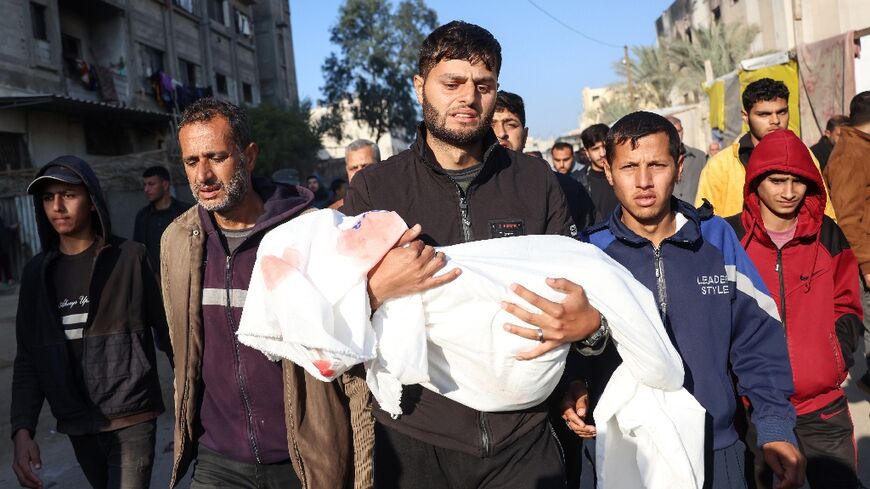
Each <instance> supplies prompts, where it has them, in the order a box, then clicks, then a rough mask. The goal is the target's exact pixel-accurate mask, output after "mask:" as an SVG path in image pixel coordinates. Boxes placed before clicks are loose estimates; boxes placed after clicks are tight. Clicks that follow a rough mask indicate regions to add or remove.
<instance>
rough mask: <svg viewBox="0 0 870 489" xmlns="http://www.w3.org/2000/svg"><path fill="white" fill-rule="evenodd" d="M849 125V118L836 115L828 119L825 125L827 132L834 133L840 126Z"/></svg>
mask: <svg viewBox="0 0 870 489" xmlns="http://www.w3.org/2000/svg"><path fill="white" fill-rule="evenodd" d="M848 124H849V118H848V117H846V116H844V115H835V116H833V117H831V118H830V119H828V123H827V124H825V130H826V131H833V130H834V128H837V127H840V126H846V125H848Z"/></svg>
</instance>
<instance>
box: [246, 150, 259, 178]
mask: <svg viewBox="0 0 870 489" xmlns="http://www.w3.org/2000/svg"><path fill="white" fill-rule="evenodd" d="M244 153H245V160H246V161H245V169H247V170H248V173H252V172H253V171H254V166H255V165H256V164H257V155H259V154H260V148H259V147H258V146H257V143H251V144H249V145H248V147H247V148H245V151H244Z"/></svg>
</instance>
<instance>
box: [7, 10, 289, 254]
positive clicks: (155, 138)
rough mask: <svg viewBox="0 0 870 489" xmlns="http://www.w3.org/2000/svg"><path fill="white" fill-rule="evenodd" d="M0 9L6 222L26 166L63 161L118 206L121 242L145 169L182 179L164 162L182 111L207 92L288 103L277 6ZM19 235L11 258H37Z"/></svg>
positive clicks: (283, 25)
mask: <svg viewBox="0 0 870 489" xmlns="http://www.w3.org/2000/svg"><path fill="white" fill-rule="evenodd" d="M0 9H2V12H3V15H2V16H0V32H3V34H4V42H3V43H2V44H0V217H2V218H3V219H4V221H5V222H7V223H9V222H23V221H26V220H27V219H28V218H29V216H30V213H32V209H27V208H26V207H27V206H28V205H29V199H26V198H21V195H22V194H23V193H24V192H25V189H26V186H27V182H28V181H29V180H30V178H32V176H33V173H34V169H35V168H38V167H39V166H41V165H43V164H45V163H47V162H48V161H50V160H52V159H53V158H55V157H57V156H59V155H62V154H74V155H77V156H80V157H82V158H84V159H86V160H88V161H90V162H92V164H93V165H94V166H95V169H96V170H97V173H98V175H99V176H100V178H101V180H102V181H103V187H104V190H106V192H107V194H108V198H109V200H110V203H111V204H114V206H113V214H114V213H115V209H118V215H113V216H112V217H113V220H114V221H116V222H117V225H116V226H115V228H116V230H117V231H118V232H119V234H121V235H127V236H129V235H130V234H132V216H133V215H135V211H136V209H138V208H139V207H141V206H143V205H145V204H146V201H145V198H144V196H143V195H142V192H141V183H140V182H139V175H140V174H141V172H142V170H144V168H145V167H147V166H150V165H152V164H155V163H156V164H163V165H165V166H167V167H169V168H170V169H171V170H173V172H174V174H175V175H176V176H177V180H176V181H177V182H179V183H182V184H183V182H184V180H183V177H182V176H181V170H180V167H179V165H171V164H170V162H171V161H172V162H174V161H177V148H176V143H175V141H176V138H175V127H176V124H177V120H178V117H179V114H180V112H181V110H183V109H184V107H185V106H186V105H188V104H189V103H191V102H192V101H193V100H196V99H197V98H200V97H203V96H209V95H211V96H214V97H217V98H220V99H224V100H228V101H230V102H233V103H236V104H248V105H258V104H260V103H261V102H265V101H267V102H270V103H273V104H275V105H283V106H294V105H297V104H298V95H297V89H296V72H295V65H294V58H293V44H292V35H291V28H290V7H289V5H288V2H287V1H286V0H257V1H254V0H29V1H26V0H25V1H23V0H0ZM179 187H180V188H181V189H182V191H183V189H184V187H185V186H184V185H182V186H179ZM16 196H17V197H18V198H15V197H16ZM22 206H23V207H22ZM128 214H129V215H128ZM19 238H20V241H21V246H22V251H21V255H22V256H25V257H26V256H28V255H30V254H32V253H35V252H37V251H38V240H37V239H36V237H35V235H33V236H31V235H28V234H27V233H26V232H23V234H22V235H20V236H19ZM19 261H20V260H19Z"/></svg>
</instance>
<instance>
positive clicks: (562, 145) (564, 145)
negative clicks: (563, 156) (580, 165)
mask: <svg viewBox="0 0 870 489" xmlns="http://www.w3.org/2000/svg"><path fill="white" fill-rule="evenodd" d="M563 149H567V150H569V151H571V155H572V156H573V155H574V146H571V145H570V144H568V143H566V142H565V141H559V142H557V143H555V144H553V147H552V148H550V154H553V151H558V150H563Z"/></svg>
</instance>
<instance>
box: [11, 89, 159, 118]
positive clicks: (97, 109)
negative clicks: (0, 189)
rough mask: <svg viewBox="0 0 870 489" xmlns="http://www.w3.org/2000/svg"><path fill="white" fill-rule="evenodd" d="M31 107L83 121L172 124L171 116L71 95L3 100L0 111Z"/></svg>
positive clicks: (29, 96)
mask: <svg viewBox="0 0 870 489" xmlns="http://www.w3.org/2000/svg"><path fill="white" fill-rule="evenodd" d="M24 107H30V108H33V109H37V110H45V111H49V112H59V113H62V114H68V115H72V116H77V117H83V118H103V119H105V120H109V121H118V122H132V123H138V124H150V125H164V124H167V123H168V122H169V120H170V119H171V115H170V114H169V113H168V112H158V111H155V110H148V109H137V108H134V107H126V106H122V105H118V104H116V103H110V102H100V101H96V100H86V99H81V98H76V97H71V96H69V95H56V94H49V95H24V96H17V97H0V110H3V109H18V108H24Z"/></svg>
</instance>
